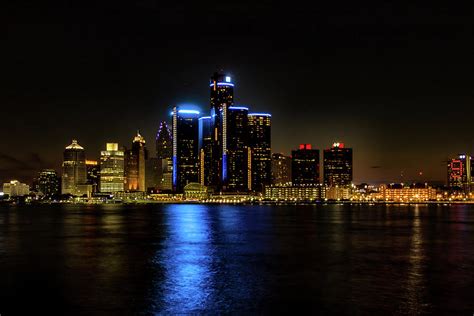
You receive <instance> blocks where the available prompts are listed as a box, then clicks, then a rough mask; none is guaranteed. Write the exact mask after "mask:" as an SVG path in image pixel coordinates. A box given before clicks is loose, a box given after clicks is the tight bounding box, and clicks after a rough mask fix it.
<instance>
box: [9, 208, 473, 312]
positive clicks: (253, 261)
mask: <svg viewBox="0 0 474 316" xmlns="http://www.w3.org/2000/svg"><path fill="white" fill-rule="evenodd" d="M297 309H298V311H301V310H305V311H306V312H307V313H318V314H347V315H349V314H350V315H354V314H355V315H366V314H383V313H386V314H390V315H392V314H412V315H413V314H433V313H434V314H447V315H448V314H449V315H453V314H464V315H472V314H473V313H474V206H463V205H453V206H442V205H439V206H437V205H429V206H428V205H410V206H408V205H405V206H396V205H372V206H370V205H318V206H312V205H302V206H233V205H200V204H169V205H162V204H151V205H136V206H133V205H132V206H131V205H99V206H84V205H52V206H47V205H44V206H21V207H2V208H0V314H1V315H2V316H3V315H12V314H31V313H32V312H34V313H35V314H43V313H46V314H68V315H72V314H74V315H76V314H81V315H86V314H87V315H91V314H92V315H130V314H134V315H136V314H139V315H153V314H216V313H220V314H221V313H232V314H255V313H258V314H275V313H279V314H281V313H288V314H290V313H292V312H293V313H294V312H295V311H296V310H297Z"/></svg>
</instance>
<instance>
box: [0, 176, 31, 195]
mask: <svg viewBox="0 0 474 316" xmlns="http://www.w3.org/2000/svg"><path fill="white" fill-rule="evenodd" d="M3 194H5V195H8V196H10V197H16V196H25V195H28V194H30V187H29V185H28V184H25V183H21V182H20V181H18V180H12V181H10V182H7V183H4V184H3Z"/></svg>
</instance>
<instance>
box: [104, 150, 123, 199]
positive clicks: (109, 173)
mask: <svg viewBox="0 0 474 316" xmlns="http://www.w3.org/2000/svg"><path fill="white" fill-rule="evenodd" d="M124 164H125V154H124V152H123V150H119V146H118V144H117V143H107V144H106V148H105V150H103V151H101V152H100V177H99V179H100V181H99V183H100V192H103V193H115V192H119V191H123V190H124V182H125V171H124Z"/></svg>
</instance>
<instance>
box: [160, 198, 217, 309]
mask: <svg viewBox="0 0 474 316" xmlns="http://www.w3.org/2000/svg"><path fill="white" fill-rule="evenodd" d="M165 225H166V226H167V230H168V236H167V238H166V239H165V240H164V245H163V246H164V249H163V250H162V251H161V252H159V253H158V254H157V258H156V259H155V260H156V263H157V264H159V265H160V266H162V267H163V269H164V280H163V282H162V284H157V286H158V287H159V288H158V298H157V299H158V301H161V303H159V304H158V306H159V310H160V312H166V313H172V314H175V313H181V314H182V313H193V312H199V311H202V310H204V309H205V308H206V306H207V304H208V303H209V302H212V300H213V299H214V297H213V295H214V291H213V289H214V287H213V282H214V275H213V271H212V267H211V266H212V262H213V257H214V249H213V247H212V237H211V236H212V235H211V230H210V219H209V214H208V212H207V209H206V207H205V206H203V205H170V206H168V208H167V209H166V217H165Z"/></svg>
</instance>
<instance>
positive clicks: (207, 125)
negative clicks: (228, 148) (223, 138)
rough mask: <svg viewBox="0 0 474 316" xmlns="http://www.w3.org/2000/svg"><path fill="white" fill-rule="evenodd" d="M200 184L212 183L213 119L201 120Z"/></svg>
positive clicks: (199, 149)
mask: <svg viewBox="0 0 474 316" xmlns="http://www.w3.org/2000/svg"><path fill="white" fill-rule="evenodd" d="M198 151H199V183H200V184H201V185H205V186H208V185H210V184H211V183H212V178H211V172H212V170H211V168H212V135H211V117H210V116H203V117H200V118H199V141H198Z"/></svg>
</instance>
